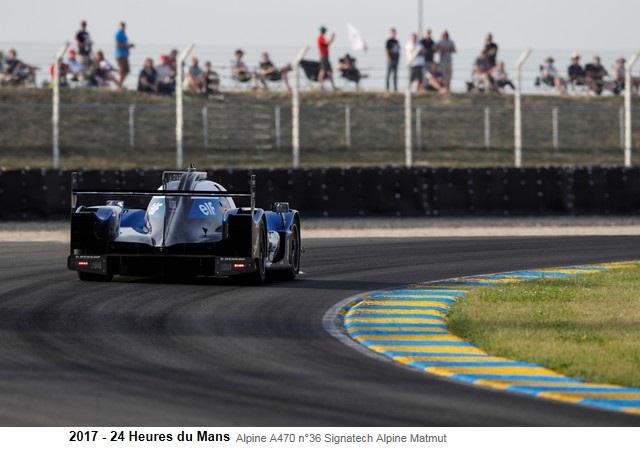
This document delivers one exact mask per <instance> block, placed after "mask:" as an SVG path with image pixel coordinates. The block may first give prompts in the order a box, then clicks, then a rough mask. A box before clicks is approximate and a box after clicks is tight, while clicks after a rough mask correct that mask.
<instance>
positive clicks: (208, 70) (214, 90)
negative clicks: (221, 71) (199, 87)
mask: <svg viewBox="0 0 640 449" xmlns="http://www.w3.org/2000/svg"><path fill="white" fill-rule="evenodd" d="M202 76H203V78H204V83H205V91H206V92H207V93H208V94H219V93H220V75H218V72H216V71H215V70H213V67H212V66H211V62H210V61H207V62H205V63H204V70H203V72H202Z"/></svg>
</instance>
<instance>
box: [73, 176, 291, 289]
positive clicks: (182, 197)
mask: <svg viewBox="0 0 640 449" xmlns="http://www.w3.org/2000/svg"><path fill="white" fill-rule="evenodd" d="M77 179H78V175H77V173H73V174H72V201H71V204H72V213H71V247H70V255H69V257H68V260H67V266H68V268H69V269H70V270H75V271H77V272H78V276H79V278H80V279H81V280H85V281H109V280H111V279H112V278H113V276H114V275H127V276H155V275H178V276H213V277H230V276H237V277H238V278H237V279H239V280H242V281H243V282H244V281H246V282H247V283H251V284H260V283H262V282H263V281H264V280H265V276H266V273H267V271H269V272H272V271H274V272H275V271H278V272H280V273H281V274H282V275H284V277H286V278H289V279H293V278H295V277H296V275H297V274H298V273H299V272H300V255H301V249H302V247H301V240H300V217H299V214H298V212H297V211H296V210H293V209H289V204H288V203H284V202H276V203H273V205H272V209H271V210H270V211H266V210H263V209H260V208H257V207H256V206H255V188H256V187H255V186H256V184H255V176H253V175H252V176H251V178H250V182H249V186H250V189H249V191H245V192H232V191H227V190H226V189H225V188H224V187H223V186H221V185H220V184H218V183H216V182H213V181H211V180H208V179H207V174H206V173H205V172H200V171H196V170H195V169H194V168H193V167H190V168H189V169H188V170H187V171H166V172H164V173H163V175H162V186H160V188H159V189H158V190H122V189H116V190H100V189H98V190H96V189H93V190H92V189H85V190H82V189H79V188H78V187H77ZM131 197H150V200H149V202H148V204H147V207H146V209H128V208H127V207H126V204H125V203H126V202H125V199H126V198H131ZM87 198H102V201H101V204H102V205H97V206H95V205H93V206H87V205H79V204H81V203H82V200H83V199H87ZM234 199H238V200H240V199H244V200H245V201H247V200H248V201H249V202H250V206H247V207H237V206H236V204H235V202H234ZM145 201H146V200H145Z"/></svg>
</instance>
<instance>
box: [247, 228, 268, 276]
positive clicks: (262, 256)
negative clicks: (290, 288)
mask: <svg viewBox="0 0 640 449" xmlns="http://www.w3.org/2000/svg"><path fill="white" fill-rule="evenodd" d="M258 247H259V254H258V257H256V258H255V259H254V262H255V265H256V271H254V272H253V273H250V274H248V275H247V279H248V281H249V283H250V284H252V285H260V284H262V283H263V282H264V280H265V279H266V277H267V233H266V231H265V226H264V222H263V221H260V225H259V226H258Z"/></svg>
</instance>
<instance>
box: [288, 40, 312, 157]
mask: <svg viewBox="0 0 640 449" xmlns="http://www.w3.org/2000/svg"><path fill="white" fill-rule="evenodd" d="M308 51H309V46H308V45H307V46H305V47H304V48H303V49H302V50H300V52H299V53H298V55H297V56H296V57H295V59H294V60H293V67H294V81H293V92H291V152H292V153H293V168H299V167H300V61H302V58H304V55H305V54H307V52H308Z"/></svg>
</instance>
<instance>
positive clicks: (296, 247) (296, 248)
mask: <svg viewBox="0 0 640 449" xmlns="http://www.w3.org/2000/svg"><path fill="white" fill-rule="evenodd" d="M299 226H300V224H299V223H298V221H296V222H295V223H293V226H292V227H291V246H290V248H289V251H290V253H289V263H290V264H291V266H290V267H289V269H288V270H287V271H286V272H285V278H286V279H295V277H296V276H297V275H298V273H300V255H301V254H302V245H301V241H300V227H299Z"/></svg>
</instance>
